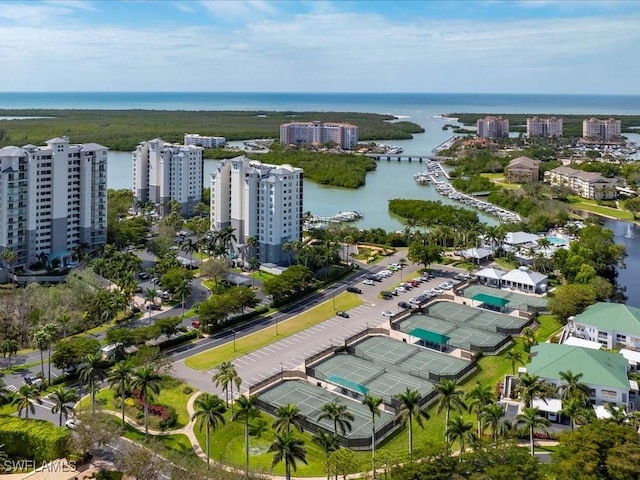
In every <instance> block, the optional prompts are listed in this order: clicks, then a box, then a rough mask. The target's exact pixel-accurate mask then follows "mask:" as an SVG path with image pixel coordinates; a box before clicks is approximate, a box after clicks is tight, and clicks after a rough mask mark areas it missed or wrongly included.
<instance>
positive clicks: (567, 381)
mask: <svg viewBox="0 0 640 480" xmlns="http://www.w3.org/2000/svg"><path fill="white" fill-rule="evenodd" d="M559 374H560V379H561V380H562V382H563V385H562V386H561V387H560V389H561V392H562V394H561V397H560V398H562V400H563V401H565V400H569V399H571V398H575V399H578V400H579V401H580V402H582V403H583V404H584V403H587V402H588V401H589V397H590V396H591V391H590V389H589V387H588V385H587V384H585V383H582V382H581V381H580V380H581V379H582V377H583V374H582V373H575V374H574V373H573V372H572V371H571V370H567V371H566V372H559Z"/></svg>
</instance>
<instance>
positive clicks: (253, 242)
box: [244, 236, 258, 259]
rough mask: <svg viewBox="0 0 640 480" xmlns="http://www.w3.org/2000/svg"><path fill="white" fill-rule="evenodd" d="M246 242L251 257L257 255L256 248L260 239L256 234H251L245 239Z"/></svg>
mask: <svg viewBox="0 0 640 480" xmlns="http://www.w3.org/2000/svg"><path fill="white" fill-rule="evenodd" d="M244 244H245V246H246V248H247V251H248V255H249V258H250V259H251V258H254V257H255V251H256V250H255V249H256V247H257V246H258V239H257V238H256V237H254V236H249V237H247V238H246V239H245V241H244Z"/></svg>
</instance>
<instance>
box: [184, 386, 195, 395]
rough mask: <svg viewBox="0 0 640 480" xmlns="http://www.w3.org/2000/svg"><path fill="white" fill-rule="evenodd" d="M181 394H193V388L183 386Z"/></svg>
mask: <svg viewBox="0 0 640 480" xmlns="http://www.w3.org/2000/svg"><path fill="white" fill-rule="evenodd" d="M182 393H184V394H185V395H189V394H191V393H193V388H191V387H190V386H189V385H185V386H184V387H183V388H182Z"/></svg>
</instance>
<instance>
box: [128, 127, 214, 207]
mask: <svg viewBox="0 0 640 480" xmlns="http://www.w3.org/2000/svg"><path fill="white" fill-rule="evenodd" d="M202 168H203V163H202V147H196V146H195V145H175V144H172V143H167V142H165V141H163V140H161V139H160V138H156V139H153V140H149V141H148V142H142V143H141V144H140V145H138V146H137V148H136V151H135V152H133V197H134V201H136V202H138V201H140V202H151V203H154V204H155V205H156V210H157V212H158V213H159V214H161V215H166V214H167V213H169V202H171V200H175V201H177V202H179V203H180V205H181V206H182V211H181V213H182V214H183V215H186V216H189V215H193V213H194V211H193V209H194V207H195V206H196V205H197V204H198V203H200V201H201V198H202V182H203V170H202Z"/></svg>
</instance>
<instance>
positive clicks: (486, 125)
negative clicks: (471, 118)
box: [476, 115, 509, 140]
mask: <svg viewBox="0 0 640 480" xmlns="http://www.w3.org/2000/svg"><path fill="white" fill-rule="evenodd" d="M476 128H477V132H478V133H477V135H478V137H480V138H490V139H493V140H497V139H500V138H506V137H508V136H509V119H507V118H502V117H494V116H491V115H489V116H487V117H484V118H479V119H478V121H477V122H476Z"/></svg>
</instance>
